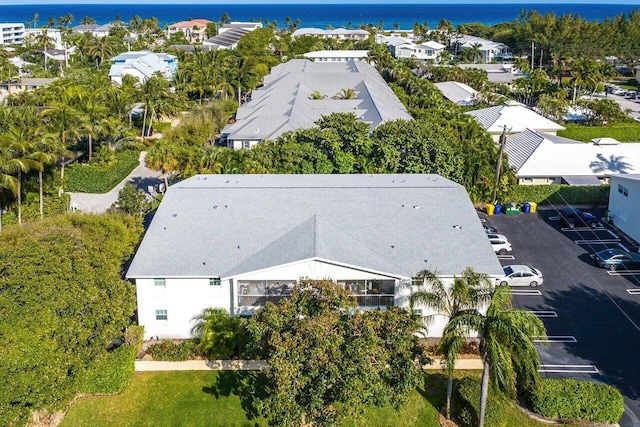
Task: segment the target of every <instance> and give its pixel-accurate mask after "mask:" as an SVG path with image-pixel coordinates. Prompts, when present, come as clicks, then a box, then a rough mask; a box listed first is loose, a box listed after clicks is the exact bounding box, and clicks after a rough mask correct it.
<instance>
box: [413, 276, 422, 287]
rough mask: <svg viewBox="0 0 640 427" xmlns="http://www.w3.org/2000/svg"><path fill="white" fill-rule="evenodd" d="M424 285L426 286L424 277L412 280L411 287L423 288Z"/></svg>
mask: <svg viewBox="0 0 640 427" xmlns="http://www.w3.org/2000/svg"><path fill="white" fill-rule="evenodd" d="M423 284H424V279H423V278H422V277H412V278H411V286H422V285H423Z"/></svg>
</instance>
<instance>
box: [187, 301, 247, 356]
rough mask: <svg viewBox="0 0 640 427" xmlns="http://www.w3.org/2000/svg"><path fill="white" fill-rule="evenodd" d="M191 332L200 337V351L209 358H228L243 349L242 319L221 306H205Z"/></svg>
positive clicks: (244, 343)
mask: <svg viewBox="0 0 640 427" xmlns="http://www.w3.org/2000/svg"><path fill="white" fill-rule="evenodd" d="M196 320H197V323H196V325H195V326H194V327H193V329H192V333H194V334H195V336H197V337H198V338H199V339H200V344H199V346H198V348H199V350H200V352H201V353H202V354H203V355H204V356H206V357H207V358H208V359H209V360H219V359H230V358H232V357H233V356H237V355H239V354H241V353H242V352H243V351H244V348H245V347H246V334H245V331H244V326H243V322H242V319H241V318H239V317H234V316H231V315H229V313H228V312H227V310H225V309H223V308H207V309H205V310H204V311H203V312H202V313H201V314H200V315H199V316H198V317H196Z"/></svg>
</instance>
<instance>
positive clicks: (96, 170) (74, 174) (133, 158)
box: [65, 150, 140, 193]
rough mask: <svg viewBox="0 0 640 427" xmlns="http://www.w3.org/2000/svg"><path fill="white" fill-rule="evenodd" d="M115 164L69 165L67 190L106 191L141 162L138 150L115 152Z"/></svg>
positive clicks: (84, 191) (83, 191) (82, 191)
mask: <svg viewBox="0 0 640 427" xmlns="http://www.w3.org/2000/svg"><path fill="white" fill-rule="evenodd" d="M115 156H116V158H117V162H115V164H114V165H112V166H108V165H102V166H100V165H93V164H91V163H74V164H72V165H69V166H67V168H66V171H65V175H66V179H67V185H66V190H67V191H75V192H80V193H106V192H108V191H110V190H111V189H112V188H113V187H115V186H116V185H118V183H120V181H122V180H123V179H125V178H126V177H127V175H129V174H130V173H131V171H132V170H134V169H135V168H136V167H137V166H138V164H139V157H140V153H139V152H138V151H137V150H123V151H120V152H117V153H116V154H115Z"/></svg>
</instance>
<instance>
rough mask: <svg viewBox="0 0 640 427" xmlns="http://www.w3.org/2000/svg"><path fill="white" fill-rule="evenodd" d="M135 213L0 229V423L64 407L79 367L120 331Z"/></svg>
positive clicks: (128, 294)
mask: <svg viewBox="0 0 640 427" xmlns="http://www.w3.org/2000/svg"><path fill="white" fill-rule="evenodd" d="M141 234H142V225H141V220H140V219H135V218H133V217H128V216H121V215H101V216H96V215H65V216H62V217H57V218H53V219H45V220H44V221H38V222H33V223H29V224H26V225H23V226H22V227H21V228H12V229H7V230H3V231H2V233H0V260H1V261H0V265H1V267H0V270H1V271H2V274H0V348H1V349H2V357H0V378H2V387H0V425H7V424H8V425H21V424H24V423H25V422H26V420H27V419H28V418H29V416H30V414H31V412H33V411H38V410H40V409H42V408H47V409H48V410H56V409H60V408H63V407H64V406H65V405H66V404H67V402H68V401H69V400H70V399H71V398H72V397H73V396H74V395H75V394H76V393H77V392H78V390H79V389H80V388H81V385H82V382H83V381H82V376H83V372H84V371H85V369H86V368H87V366H90V365H91V364H92V363H93V361H94V360H96V358H99V357H101V355H102V354H103V353H104V352H105V348H107V346H108V344H109V343H110V342H112V341H113V340H115V339H118V338H121V337H122V331H123V330H124V329H125V327H126V326H127V325H128V324H129V323H130V319H131V316H132V315H133V312H134V309H135V288H134V286H133V285H132V284H131V283H129V282H127V281H125V280H123V279H122V277H121V272H122V265H123V263H124V261H125V260H127V259H129V257H130V256H131V254H132V252H133V249H134V247H135V245H137V243H138V242H139V240H140V236H141Z"/></svg>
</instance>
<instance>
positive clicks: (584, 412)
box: [528, 378, 624, 423]
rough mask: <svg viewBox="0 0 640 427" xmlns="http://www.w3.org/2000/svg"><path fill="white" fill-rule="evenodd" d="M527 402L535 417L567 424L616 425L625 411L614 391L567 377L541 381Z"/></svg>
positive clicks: (619, 396)
mask: <svg viewBox="0 0 640 427" xmlns="http://www.w3.org/2000/svg"><path fill="white" fill-rule="evenodd" d="M528 401H529V405H530V407H531V410H533V411H534V412H535V413H536V414H539V415H542V416H543V417H547V418H554V419H562V420H569V421H592V422H598V423H616V422H618V421H619V420H620V418H621V417H622V413H623V412H624V400H623V398H622V395H621V394H620V392H619V391H618V390H617V389H616V388H614V387H612V386H610V385H607V384H600V383H595V382H591V381H577V380H573V379H569V378H565V379H550V378H544V379H541V380H540V381H539V384H538V387H536V388H535V389H534V390H531V391H530V392H529V393H528Z"/></svg>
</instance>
